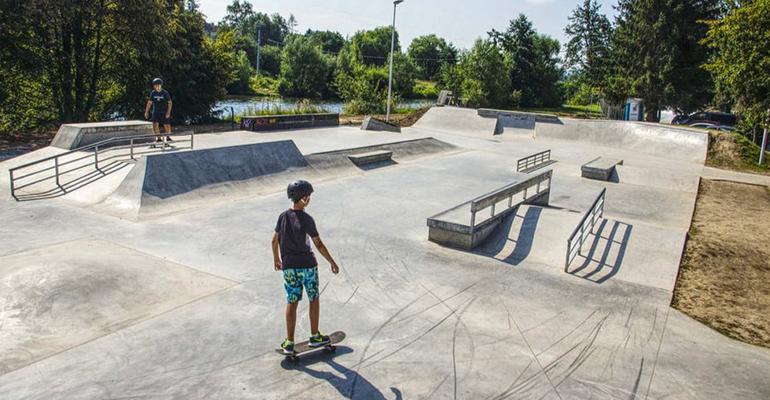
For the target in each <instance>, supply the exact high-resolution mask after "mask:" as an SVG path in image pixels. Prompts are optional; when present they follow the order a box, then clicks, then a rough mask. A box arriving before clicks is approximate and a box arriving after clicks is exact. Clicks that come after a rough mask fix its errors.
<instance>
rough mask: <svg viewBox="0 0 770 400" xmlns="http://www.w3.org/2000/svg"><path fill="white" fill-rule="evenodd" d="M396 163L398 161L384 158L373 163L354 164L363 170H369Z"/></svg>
mask: <svg viewBox="0 0 770 400" xmlns="http://www.w3.org/2000/svg"><path fill="white" fill-rule="evenodd" d="M396 164H398V163H397V162H395V161H393V160H384V161H378V162H373V163H369V164H364V165H356V166H357V167H358V168H360V169H362V170H364V171H370V170H373V169H377V168H382V167H388V166H391V165H396Z"/></svg>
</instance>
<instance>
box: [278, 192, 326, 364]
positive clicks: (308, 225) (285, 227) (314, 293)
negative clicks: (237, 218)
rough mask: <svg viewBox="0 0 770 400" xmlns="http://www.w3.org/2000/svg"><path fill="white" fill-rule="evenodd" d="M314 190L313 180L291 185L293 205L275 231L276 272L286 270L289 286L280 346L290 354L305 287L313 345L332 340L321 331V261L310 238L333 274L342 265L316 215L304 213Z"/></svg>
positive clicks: (284, 214) (280, 217) (286, 282)
mask: <svg viewBox="0 0 770 400" xmlns="http://www.w3.org/2000/svg"><path fill="white" fill-rule="evenodd" d="M312 193H313V186H312V185H311V184H310V182H307V181H302V180H300V181H294V182H292V183H290V184H289V187H288V188H287V189H286V194H287V196H288V197H289V200H291V201H292V203H294V205H293V206H292V207H291V208H289V209H288V210H286V211H284V212H283V213H281V215H280V216H278V223H277V224H276V225H275V233H274V234H273V241H272V248H273V262H274V265H275V270H276V271H283V286H284V288H285V289H286V301H287V304H286V340H284V342H283V343H282V344H281V348H282V349H283V352H284V354H288V355H293V354H295V352H294V328H295V326H296V322H297V321H296V320H297V305H298V304H299V302H300V300H302V288H303V287H304V288H305V290H306V291H307V297H308V300H309V301H310V331H311V336H310V347H319V346H325V345H327V344H329V343H330V339H329V337H328V336H326V335H324V334H323V333H321V332H320V331H319V330H318V316H319V313H320V308H321V305H320V300H319V298H318V297H319V295H320V293H319V292H318V261H316V258H315V254H313V250H312V249H311V248H310V241H309V240H308V237H309V238H310V239H312V240H313V244H315V247H316V249H317V250H318V252H319V253H321V255H322V256H324V258H325V259H326V260H327V261H328V262H329V264H331V269H332V272H333V273H335V274H336V273H338V272H339V267H337V263H336V262H334V259H332V256H331V255H330V254H329V250H327V249H326V246H325V245H324V243H323V242H322V241H321V237H320V236H319V234H318V230H317V229H316V225H315V221H314V220H313V217H311V216H310V214H308V213H306V212H305V208H307V206H308V204H310V195H311V194H312ZM279 250H280V257H279Z"/></svg>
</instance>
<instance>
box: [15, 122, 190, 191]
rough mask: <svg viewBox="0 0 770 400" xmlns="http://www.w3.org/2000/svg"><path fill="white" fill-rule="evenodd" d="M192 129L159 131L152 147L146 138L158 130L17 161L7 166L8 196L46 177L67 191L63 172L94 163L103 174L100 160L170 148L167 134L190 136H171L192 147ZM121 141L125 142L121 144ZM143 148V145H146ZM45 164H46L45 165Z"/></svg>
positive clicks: (176, 142)
mask: <svg viewBox="0 0 770 400" xmlns="http://www.w3.org/2000/svg"><path fill="white" fill-rule="evenodd" d="M194 133H195V132H194V131H185V132H179V133H170V134H161V135H162V137H163V142H162V145H161V143H160V142H157V146H159V148H157V147H156V148H155V149H157V150H154V149H153V147H152V146H150V147H149V148H146V146H148V145H153V144H154V142H148V140H150V141H151V140H152V139H154V138H156V137H158V136H161V135H157V134H148V135H137V136H126V137H117V138H111V139H107V140H103V141H101V142H97V143H94V144H90V145H87V146H83V147H79V148H77V149H74V150H70V151H68V152H65V153H61V154H57V155H55V156H51V157H46V158H43V159H41V160H37V161H33V162H30V163H27V164H23V165H19V166H17V167H14V168H11V169H9V170H8V173H9V175H10V186H11V197H13V198H14V199H16V200H17V201H18V200H19V198H18V196H17V191H18V190H20V189H24V188H27V187H29V186H32V185H35V184H38V183H41V182H44V181H47V180H53V181H54V182H55V183H56V187H57V188H58V189H59V190H61V191H62V192H64V193H66V192H67V190H66V188H65V187H64V186H65V185H66V184H67V183H66V182H62V181H61V178H62V176H63V175H65V174H68V173H72V172H75V171H78V170H81V169H83V168H87V167H91V166H93V167H94V169H95V171H98V172H99V173H101V174H104V171H103V169H102V168H100V164H102V165H104V163H105V162H107V161H109V160H114V159H116V158H119V157H127V159H131V160H134V159H135V158H136V156H139V155H142V154H148V153H156V152H161V153H162V152H165V151H166V150H167V148H169V146H170V144H169V142H167V140H166V138H167V136H170V137H181V136H189V137H190V138H189V139H186V140H178V139H177V140H173V141H172V142H171V143H173V145H174V147H175V148H177V149H179V148H180V147H178V146H177V144H179V143H189V146H184V147H181V148H186V149H187V148H189V149H191V150H192V149H193V147H194V140H195V139H194ZM120 143H127V144H123V145H120ZM139 145H141V146H142V147H143V149H141V150H142V151H140V149H138V148H137V147H138V146H139ZM145 148H146V149H145ZM126 149H127V150H128V154H109V155H108V154H106V153H108V152H109V153H114V152H117V151H119V150H126ZM88 151H93V153H92V154H82V153H83V152H88ZM73 155H76V156H77V157H76V158H73V159H65V158H69V157H70V156H73ZM45 164H48V165H45ZM33 167H38V168H37V169H35V170H33V171H30V172H26V173H24V174H22V175H20V173H22V172H24V171H22V170H30V169H33ZM51 171H52V172H51ZM46 172H50V174H44V173H46ZM32 178H34V179H35V180H32V181H28V182H23V183H19V182H20V181H22V180H29V179H32Z"/></svg>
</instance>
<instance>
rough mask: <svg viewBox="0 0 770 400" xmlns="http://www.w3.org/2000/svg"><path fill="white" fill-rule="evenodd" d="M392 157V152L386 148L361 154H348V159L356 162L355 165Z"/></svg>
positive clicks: (386, 159)
mask: <svg viewBox="0 0 770 400" xmlns="http://www.w3.org/2000/svg"><path fill="white" fill-rule="evenodd" d="M392 157H393V152H392V151H387V150H381V151H372V152H369V153H362V154H351V155H349V156H348V158H349V159H350V161H353V164H356V165H365V164H371V163H375V162H380V161H388V160H390V159H391V158H392Z"/></svg>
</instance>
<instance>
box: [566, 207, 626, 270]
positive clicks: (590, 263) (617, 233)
mask: <svg viewBox="0 0 770 400" xmlns="http://www.w3.org/2000/svg"><path fill="white" fill-rule="evenodd" d="M633 229H634V227H633V225H629V224H626V223H623V222H619V221H612V220H607V219H605V220H602V223H601V224H600V225H599V229H598V231H597V232H596V234H595V235H594V241H593V243H592V244H591V250H589V252H588V254H587V255H586V256H585V260H584V261H583V264H582V265H581V266H580V267H578V268H576V269H574V270H572V271H569V273H570V274H572V275H575V276H577V277H580V278H583V279H586V280H589V281H591V282H594V283H599V284H601V283H604V282H606V281H607V280H608V279H610V278H612V277H613V276H615V275H616V274H617V273H618V271H619V270H620V267H621V265H622V264H623V258H624V257H625V255H626V249H627V248H628V242H629V240H630V239H631V232H632V231H633ZM605 235H607V236H605ZM581 257H582V256H578V258H581Z"/></svg>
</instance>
